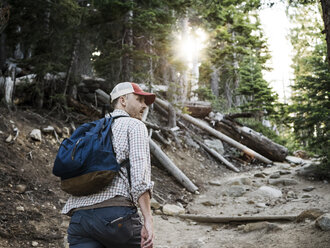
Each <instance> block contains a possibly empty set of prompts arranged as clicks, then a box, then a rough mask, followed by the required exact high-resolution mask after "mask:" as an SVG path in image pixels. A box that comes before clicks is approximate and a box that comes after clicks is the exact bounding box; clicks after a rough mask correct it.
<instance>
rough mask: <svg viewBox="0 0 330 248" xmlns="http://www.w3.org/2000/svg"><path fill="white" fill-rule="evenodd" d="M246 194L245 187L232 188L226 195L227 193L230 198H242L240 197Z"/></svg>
mask: <svg viewBox="0 0 330 248" xmlns="http://www.w3.org/2000/svg"><path fill="white" fill-rule="evenodd" d="M245 192H246V189H245V187H242V186H231V187H230V188H228V189H227V190H226V191H225V192H224V193H225V195H228V196H231V197H240V196H242V195H244V194H245Z"/></svg>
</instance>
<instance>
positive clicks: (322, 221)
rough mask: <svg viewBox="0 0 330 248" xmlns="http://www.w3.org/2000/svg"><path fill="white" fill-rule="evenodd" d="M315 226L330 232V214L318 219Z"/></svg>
mask: <svg viewBox="0 0 330 248" xmlns="http://www.w3.org/2000/svg"><path fill="white" fill-rule="evenodd" d="M315 225H316V226H317V227H319V228H321V230H323V231H330V213H327V214H324V215H322V216H320V217H318V218H317V219H316V222H315Z"/></svg>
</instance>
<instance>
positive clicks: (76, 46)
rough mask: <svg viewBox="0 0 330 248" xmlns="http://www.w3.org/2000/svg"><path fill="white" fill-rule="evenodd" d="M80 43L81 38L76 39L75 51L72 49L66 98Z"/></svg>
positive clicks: (65, 89) (64, 93)
mask: <svg viewBox="0 0 330 248" xmlns="http://www.w3.org/2000/svg"><path fill="white" fill-rule="evenodd" d="M79 43H80V39H79V37H76V40H75V43H74V46H73V49H72V54H71V61H70V65H69V68H68V71H67V73H66V79H65V85H64V91H63V95H64V96H66V93H67V90H68V87H69V81H70V78H71V73H72V68H73V66H74V62H75V60H76V57H77V51H78V46H79Z"/></svg>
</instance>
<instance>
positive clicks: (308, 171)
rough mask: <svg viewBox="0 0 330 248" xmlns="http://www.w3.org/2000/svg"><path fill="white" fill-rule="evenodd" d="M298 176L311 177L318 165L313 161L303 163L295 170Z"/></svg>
mask: <svg viewBox="0 0 330 248" xmlns="http://www.w3.org/2000/svg"><path fill="white" fill-rule="evenodd" d="M296 172H297V174H298V175H299V176H304V177H313V176H315V175H317V174H318V165H317V164H313V163H308V164H305V165H304V166H303V167H301V168H299V169H298V170H296Z"/></svg>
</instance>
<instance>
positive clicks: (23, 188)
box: [16, 184, 26, 194]
mask: <svg viewBox="0 0 330 248" xmlns="http://www.w3.org/2000/svg"><path fill="white" fill-rule="evenodd" d="M16 190H17V192H18V193H20V194H23V193H24V192H25V191H26V185H24V184H18V185H17V186H16Z"/></svg>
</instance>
